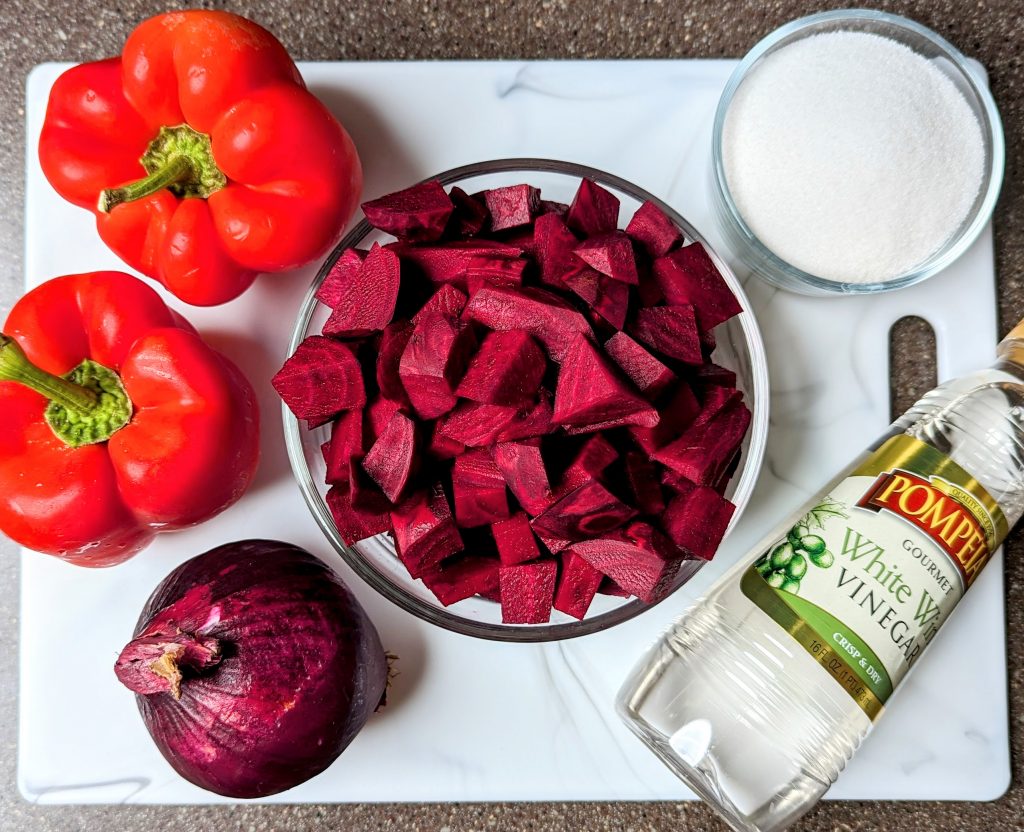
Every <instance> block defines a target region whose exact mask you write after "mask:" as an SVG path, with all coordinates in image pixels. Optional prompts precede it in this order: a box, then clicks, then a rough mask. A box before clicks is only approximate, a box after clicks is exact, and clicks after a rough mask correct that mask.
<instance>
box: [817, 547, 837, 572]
mask: <svg viewBox="0 0 1024 832" xmlns="http://www.w3.org/2000/svg"><path fill="white" fill-rule="evenodd" d="M811 562H812V563H813V564H814V565H815V566H818V567H821V568H822V569H828V568H829V567H830V566H831V565H832V564H833V563H835V562H836V556H835V555H833V554H832V553H831V552H830V551H829V550H828V549H823V550H822V551H821V552H819V553H818V554H816V555H813V554H812V555H811Z"/></svg>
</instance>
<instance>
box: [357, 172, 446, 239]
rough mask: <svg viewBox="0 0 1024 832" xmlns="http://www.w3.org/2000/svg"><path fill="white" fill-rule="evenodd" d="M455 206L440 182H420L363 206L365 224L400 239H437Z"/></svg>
mask: <svg viewBox="0 0 1024 832" xmlns="http://www.w3.org/2000/svg"><path fill="white" fill-rule="evenodd" d="M454 209H455V206H454V205H453V204H452V201H451V199H450V198H449V197H448V194H446V193H445V191H444V188H443V187H441V183H440V182H436V181H431V182H421V183H420V184H419V185H413V186H412V187H411V188H406V189H405V190H402V191H396V192H395V193H393V194H388V195H387V196H382V197H380V198H379V199H374V200H371V201H369V202H364V203H363V213H364V214H365V215H366V220H367V222H369V223H370V225H372V226H373V227H374V228H379V229H380V230H381V231H385V232H387V233H388V234H394V235H395V236H396V237H398V238H399V239H400V240H424V241H426V240H437V239H439V238H440V237H441V235H442V234H444V229H445V226H446V225H447V224H448V218H449V217H450V216H451V214H452V211H453V210H454Z"/></svg>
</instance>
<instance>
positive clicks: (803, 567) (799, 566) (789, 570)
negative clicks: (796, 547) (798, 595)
mask: <svg viewBox="0 0 1024 832" xmlns="http://www.w3.org/2000/svg"><path fill="white" fill-rule="evenodd" d="M806 574H807V558H805V557H804V556H803V555H800V554H796V555H793V557H792V558H791V559H790V561H789V563H787V564H786V575H788V576H789V577H790V578H792V579H793V580H796V581H799V580H800V579H801V578H802V577H803V576H804V575H806Z"/></svg>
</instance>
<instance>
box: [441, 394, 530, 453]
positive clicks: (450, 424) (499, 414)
mask: <svg viewBox="0 0 1024 832" xmlns="http://www.w3.org/2000/svg"><path fill="white" fill-rule="evenodd" d="M515 418H516V409H515V408H514V407H506V406H505V405H501V404H481V403H479V402H470V401H461V402H459V404H458V406H457V407H456V408H455V409H454V410H453V411H452V412H451V413H448V414H447V415H445V416H443V417H442V419H441V421H440V422H439V423H438V424H439V427H438V431H439V432H440V433H441V435H442V436H446V437H448V438H449V439H454V440H455V441H456V442H461V443H462V444H463V445H467V446H468V447H471V448H479V447H482V446H484V445H491V444H493V443H494V442H496V441H498V437H499V436H500V435H501V433H502V432H503V431H504V430H506V429H507V428H508V427H509V425H511V424H512V423H513V422H514V421H515Z"/></svg>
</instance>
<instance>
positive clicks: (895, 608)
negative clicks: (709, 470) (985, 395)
mask: <svg viewBox="0 0 1024 832" xmlns="http://www.w3.org/2000/svg"><path fill="white" fill-rule="evenodd" d="M1006 532H1007V526H1006V518H1005V517H1004V516H1003V513H1002V511H1000V509H999V506H998V504H997V503H996V501H995V500H994V499H992V497H991V496H990V495H989V494H988V492H987V491H985V489H984V488H982V486H981V485H980V483H978V482H977V480H975V479H974V478H973V477H972V476H971V475H970V474H968V473H967V472H966V471H964V470H963V469H962V468H961V467H960V466H959V465H957V464H956V463H955V462H953V461H952V460H951V459H950V458H949V457H947V456H945V455H944V454H942V453H941V452H940V451H938V450H936V449H935V448H933V447H931V446H930V445H927V444H925V443H924V442H921V441H919V440H917V439H914V438H912V437H910V436H905V435H901V436H894V437H892V438H891V439H889V440H888V441H886V442H885V443H884V444H883V445H882V446H881V447H879V448H878V449H877V450H876V451H874V452H872V453H869V454H868V455H867V456H866V457H865V458H864V459H863V460H862V461H861V462H860V463H859V464H858V465H857V467H856V468H855V469H854V470H853V471H852V472H851V473H850V475H849V476H848V477H846V478H845V479H843V480H842V481H840V482H839V483H838V484H837V485H836V486H835V487H834V488H832V489H831V491H830V492H829V493H828V494H826V495H825V496H823V497H822V498H821V499H820V500H818V501H817V503H816V504H815V505H813V506H812V507H811V508H810V510H809V511H808V512H807V513H806V514H805V515H804V516H803V517H802V518H801V519H800V520H799V521H798V522H797V523H796V524H795V525H794V526H793V527H792V528H791V529H789V530H788V531H787V532H786V534H785V535H784V536H783V537H781V538H780V539H778V540H776V541H775V542H774V543H772V544H771V545H770V546H769V547H768V548H767V550H766V551H765V552H764V553H763V554H762V555H761V556H760V557H759V558H758V559H757V560H756V561H755V562H754V563H753V564H752V565H751V567H750V568H749V569H748V570H747V571H746V572H745V573H744V575H743V578H742V581H741V588H742V590H743V592H744V594H745V595H746V596H747V597H748V598H750V600H751V601H753V602H754V603H755V604H756V605H757V606H758V607H760V608H761V609H762V610H764V612H766V613H767V614H768V615H769V616H771V618H773V619H774V620H775V621H776V622H777V623H778V624H779V625H780V626H781V627H782V628H783V629H785V630H786V631H787V632H788V633H789V634H790V635H791V636H792V637H793V638H794V639H795V640H796V641H797V642H798V643H799V644H800V645H801V646H802V647H803V649H804V650H806V651H807V652H808V653H809V654H810V655H811V656H813V657H814V658H815V659H816V660H817V661H818V662H819V663H820V664H821V666H822V667H823V668H825V670H826V671H828V673H829V674H830V675H831V676H832V677H833V678H834V679H835V680H836V681H837V682H838V683H839V684H840V685H841V686H842V687H843V689H844V690H846V691H847V692H848V693H849V694H850V696H852V697H853V698H854V700H855V701H856V702H857V704H858V705H859V706H860V707H861V708H862V709H863V710H864V712H865V713H866V714H867V715H868V717H869V718H871V719H872V720H873V719H875V718H876V717H877V716H878V714H879V713H881V711H882V708H883V707H884V705H885V702H886V700H888V698H889V696H890V695H891V694H892V691H893V689H894V688H895V687H896V686H897V685H898V684H899V683H900V681H901V680H902V679H903V677H904V676H905V675H906V674H907V671H909V670H910V668H911V667H913V666H914V664H915V662H916V661H917V660H918V658H919V657H920V655H921V653H922V651H923V650H924V648H925V647H926V646H927V645H928V643H929V642H931V640H932V638H934V636H935V634H936V633H937V632H938V630H939V627H941V626H942V623H943V622H944V621H945V620H946V618H947V616H948V615H949V613H950V612H952V610H953V608H954V607H955V606H956V605H957V603H958V602H959V601H960V599H961V598H962V597H963V594H964V592H966V591H967V588H968V587H969V586H970V585H971V583H973V581H974V579H975V578H976V577H977V575H978V573H979V572H980V571H981V569H982V567H984V565H985V564H986V563H987V562H988V560H989V558H991V556H992V553H993V552H994V551H995V550H996V548H998V546H999V544H1000V543H1001V542H1002V540H1003V538H1004V537H1005V536H1006Z"/></svg>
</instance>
